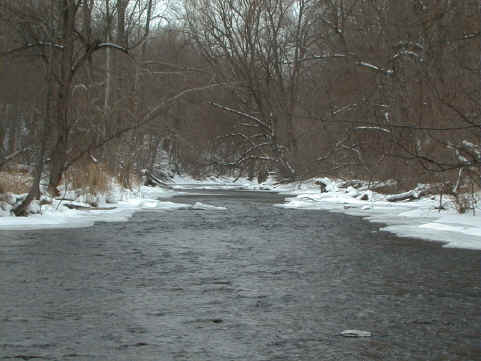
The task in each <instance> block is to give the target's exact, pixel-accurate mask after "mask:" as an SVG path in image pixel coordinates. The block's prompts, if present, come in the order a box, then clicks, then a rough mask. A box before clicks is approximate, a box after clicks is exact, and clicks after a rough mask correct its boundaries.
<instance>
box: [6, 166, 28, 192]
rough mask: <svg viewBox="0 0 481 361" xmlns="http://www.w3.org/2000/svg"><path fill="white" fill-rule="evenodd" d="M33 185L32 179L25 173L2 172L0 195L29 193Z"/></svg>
mask: <svg viewBox="0 0 481 361" xmlns="http://www.w3.org/2000/svg"><path fill="white" fill-rule="evenodd" d="M31 185H32V177H31V176H30V175H29V174H27V173H25V172H17V171H14V170H8V171H2V172H0V193H15V194H22V193H27V192H28V191H29V190H30V187H31Z"/></svg>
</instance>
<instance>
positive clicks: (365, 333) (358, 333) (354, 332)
mask: <svg viewBox="0 0 481 361" xmlns="http://www.w3.org/2000/svg"><path fill="white" fill-rule="evenodd" d="M341 336H344V337H371V336H372V333H371V332H369V331H361V330H344V331H342V332H341Z"/></svg>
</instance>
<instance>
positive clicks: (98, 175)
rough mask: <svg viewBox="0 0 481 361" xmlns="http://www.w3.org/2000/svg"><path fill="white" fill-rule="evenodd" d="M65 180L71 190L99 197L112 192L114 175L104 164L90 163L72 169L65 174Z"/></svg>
mask: <svg viewBox="0 0 481 361" xmlns="http://www.w3.org/2000/svg"><path fill="white" fill-rule="evenodd" d="M65 180H66V183H67V184H68V185H69V186H68V188H70V189H79V190H83V191H84V192H85V194H92V195H97V194H104V193H108V192H109V191H110V188H111V184H112V175H111V174H110V173H109V172H108V171H107V170H106V169H105V167H104V166H103V165H102V164H96V163H93V162H88V163H80V164H78V165H75V166H73V167H71V168H70V169H69V170H68V171H67V172H66V174H65Z"/></svg>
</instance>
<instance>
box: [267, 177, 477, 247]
mask: <svg viewBox="0 0 481 361" xmlns="http://www.w3.org/2000/svg"><path fill="white" fill-rule="evenodd" d="M321 180H322V182H323V183H324V184H326V185H327V187H326V188H327V189H326V190H327V192H325V193H321V192H320V187H319V184H316V182H318V180H316V179H312V180H309V181H306V182H301V183H293V184H288V185H280V186H278V187H276V186H272V189H273V190H277V191H279V192H281V193H283V194H286V195H291V196H293V197H291V198H287V199H286V202H285V203H284V204H281V205H279V206H280V207H286V208H302V209H323V210H328V211H333V212H340V213H345V214H349V215H355V216H361V217H365V218H366V219H368V220H369V221H371V222H378V223H384V224H386V226H384V227H383V228H381V230H384V231H388V232H392V233H395V234H396V235H398V236H401V237H414V238H421V239H425V240H431V241H440V242H445V244H444V246H445V247H456V248H466V249H481V207H480V202H479V197H480V195H479V194H478V195H477V198H478V202H477V206H476V208H475V209H474V214H473V211H472V210H470V211H467V212H466V213H465V214H459V213H457V211H456V209H455V205H454V202H453V201H452V200H450V199H449V198H448V197H446V196H445V197H444V200H443V202H442V206H443V208H444V209H443V210H439V204H440V202H439V196H429V197H423V198H420V199H416V200H411V201H399V202H389V201H388V200H387V199H389V198H390V196H389V195H383V194H378V193H375V192H373V191H370V190H367V189H363V188H362V187H361V188H359V189H355V188H353V187H348V188H340V185H341V182H336V181H333V180H329V179H325V178H323V179H321ZM391 198H392V196H391ZM362 199H365V200H362Z"/></svg>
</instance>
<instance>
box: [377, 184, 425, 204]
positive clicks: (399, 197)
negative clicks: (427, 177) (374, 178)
mask: <svg viewBox="0 0 481 361" xmlns="http://www.w3.org/2000/svg"><path fill="white" fill-rule="evenodd" d="M426 193H427V189H426V187H425V186H418V187H416V188H415V189H412V190H410V191H408V192H404V193H399V194H392V195H389V196H387V197H386V200H387V201H388V202H401V201H412V200H415V199H419V198H421V197H422V196H424V195H426Z"/></svg>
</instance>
